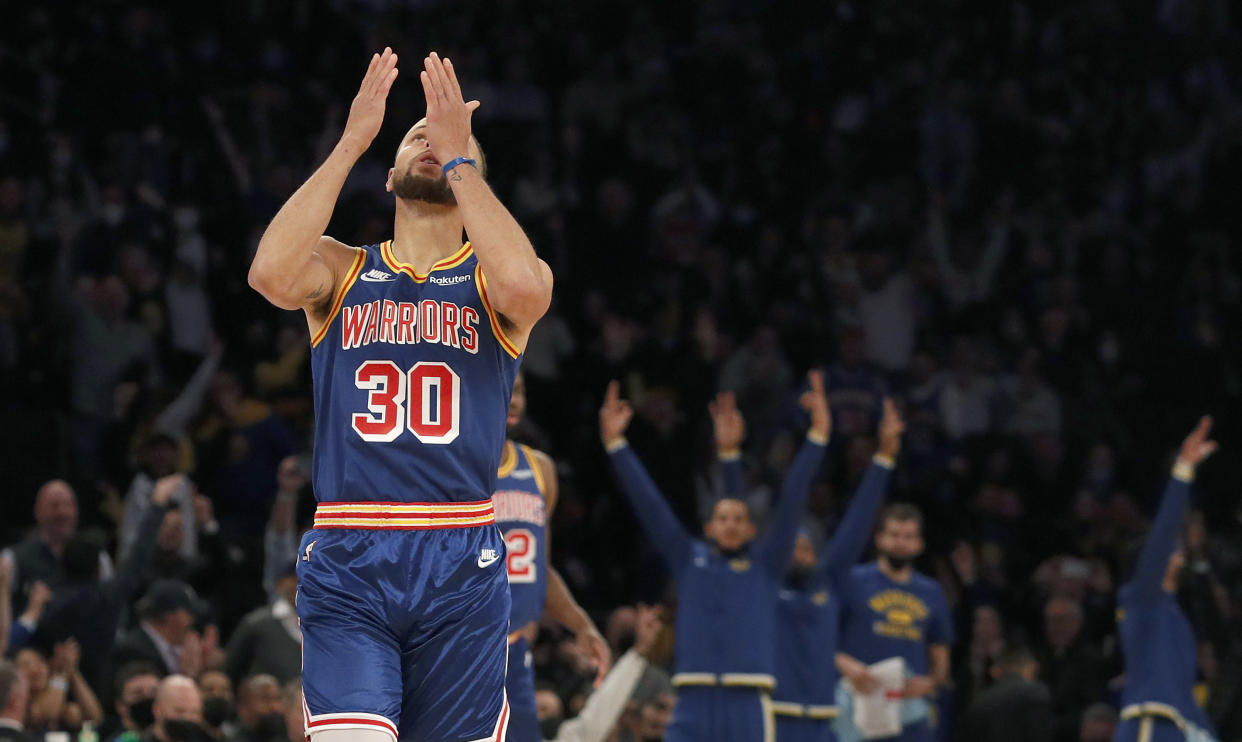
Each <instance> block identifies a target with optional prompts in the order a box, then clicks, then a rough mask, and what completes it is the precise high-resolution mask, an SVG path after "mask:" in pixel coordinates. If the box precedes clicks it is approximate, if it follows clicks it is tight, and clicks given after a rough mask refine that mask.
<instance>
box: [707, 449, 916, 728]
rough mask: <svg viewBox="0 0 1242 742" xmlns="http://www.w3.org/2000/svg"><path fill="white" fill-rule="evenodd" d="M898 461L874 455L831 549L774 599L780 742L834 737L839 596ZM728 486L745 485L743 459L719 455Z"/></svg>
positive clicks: (730, 489)
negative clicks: (802, 578) (831, 725)
mask: <svg viewBox="0 0 1242 742" xmlns="http://www.w3.org/2000/svg"><path fill="white" fill-rule="evenodd" d="M892 469H893V463H892V461H890V460H889V459H886V458H884V457H882V456H876V457H875V458H874V459H873V460H872V463H871V465H870V466H869V467H867V471H866V472H865V473H864V474H863V479H862V482H861V483H859V485H858V491H857V492H856V493H855V494H854V497H853V499H852V500H850V504H849V507H848V508H847V509H846V511H845V516H844V517H843V518H842V519H841V523H840V524H839V525H838V526H837V530H836V533H835V534H834V535H833V538H832V541H831V542H830V543H829V545H828V548H827V550H826V551H825V552H824V553H823V554H822V555H821V556H820V559H819V561H818V562H817V563H816V565H815V569H814V571H813V572H812V573H811V575H810V577H809V579H807V580H805V581H802V582H800V583H794V582H792V581H790V580H786V582H785V583H784V584H783V585H782V586H781V589H780V590H779V591H778V593H777V598H778V600H777V604H776V690H775V691H773V693H772V699H773V700H772V710H773V711H774V712H775V714H776V736H777V739H779V740H781V741H782V742H790V741H794V742H796V741H797V740H808V741H809V740H830V739H832V738H833V737H832V736H831V735H832V730H831V729H830V728H829V723H828V722H829V720H830V719H833V718H835V717H836V716H837V707H836V699H835V695H836V684H837V667H836V662H835V657H836V652H837V633H838V631H839V628H840V627H839V619H840V608H841V607H840V594H841V591H842V589H843V587H844V585H845V581H846V580H847V579H848V576H849V570H850V567H851V566H853V565H854V564H855V563H856V562H857V561H858V559H859V557H861V556H862V552H863V550H864V549H865V548H866V546H867V542H868V540H869V539H870V536H871V526H872V523H874V522H875V517H876V513H877V512H878V511H879V509H880V504H881V503H882V502H883V501H884V493H885V492H886V491H887V490H888V483H889V478H890V475H891V473H892ZM721 472H722V474H723V477H724V486H725V490H726V492H729V493H739V492H741V491H742V474H741V465H740V460H739V459H738V458H736V457H725V458H722V459H721Z"/></svg>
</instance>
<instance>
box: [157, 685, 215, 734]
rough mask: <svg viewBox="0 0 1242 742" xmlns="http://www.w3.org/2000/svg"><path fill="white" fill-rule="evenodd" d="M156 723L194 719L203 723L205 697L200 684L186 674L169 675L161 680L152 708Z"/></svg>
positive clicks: (198, 722) (195, 721)
mask: <svg viewBox="0 0 1242 742" xmlns="http://www.w3.org/2000/svg"><path fill="white" fill-rule="evenodd" d="M152 713H153V714H154V716H155V723H156V724H157V725H161V728H162V725H163V723H164V722H165V721H192V722H194V723H196V724H202V723H203V697H202V696H201V695H200V694H199V692H198V686H197V685H195V683H194V681H193V680H191V679H190V678H188V677H186V676H185V675H169V676H168V677H166V678H164V679H163V680H161V681H160V686H159V688H157V689H156V691H155V706H154V708H152Z"/></svg>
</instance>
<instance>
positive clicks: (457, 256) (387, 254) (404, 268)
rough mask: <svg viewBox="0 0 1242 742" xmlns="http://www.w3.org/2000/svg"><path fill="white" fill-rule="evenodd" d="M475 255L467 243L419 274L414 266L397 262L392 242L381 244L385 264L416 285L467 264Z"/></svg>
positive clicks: (381, 254)
mask: <svg viewBox="0 0 1242 742" xmlns="http://www.w3.org/2000/svg"><path fill="white" fill-rule="evenodd" d="M473 254H474V248H472V247H471V246H470V243H469V242H467V243H466V244H464V245H462V246H461V249H459V250H458V251H457V252H455V253H453V254H452V255H450V256H448V257H447V258H444V259H443V260H440V261H438V262H437V263H436V264H435V265H433V266H431V269H430V270H428V271H427V272H426V273H419V272H418V271H416V270H414V266H412V265H409V264H407V263H402V262H401V261H399V260H397V254H396V253H394V252H393V251H392V240H387V241H385V242H381V243H380V257H382V258H383V259H384V262H385V263H386V264H387V265H388V267H389V268H391V269H392V270H393V272H395V273H404V274H405V275H407V276H409V277H410V278H413V279H414V282H415V283H425V282H426V281H427V277H428V276H430V275H431V274H432V273H435V272H436V271H445V270H448V269H450V268H456V267H457V266H459V265H461V264H462V263H464V262H466V259H467V258H469V257H470V256H471V255H473Z"/></svg>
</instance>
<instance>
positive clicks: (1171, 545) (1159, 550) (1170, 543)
mask: <svg viewBox="0 0 1242 742" xmlns="http://www.w3.org/2000/svg"><path fill="white" fill-rule="evenodd" d="M1179 474H1180V473H1179V472H1178V470H1177V469H1175V470H1174V475H1173V476H1172V477H1170V479H1169V482H1168V484H1167V485H1165V488H1164V494H1163V495H1162V496H1161V499H1160V509H1159V510H1158V511H1157V512H1156V519H1155V522H1154V523H1153V524H1152V528H1151V533H1149V534H1148V535H1147V541H1146V542H1145V543H1144V544H1143V550H1142V551H1141V552H1140V553H1139V559H1138V563H1137V564H1136V565H1135V568H1134V574H1133V575H1132V576H1131V577H1130V580H1129V582H1126V583H1125V584H1124V585H1122V586H1121V590H1120V591H1119V592H1118V596H1117V597H1118V601H1117V602H1118V611H1117V618H1118V621H1119V623H1120V629H1121V653H1122V657H1123V658H1124V660H1125V668H1126V684H1125V688H1124V689H1123V690H1122V691H1121V718H1122V721H1121V724H1120V725H1118V727H1117V733H1116V736H1115V737H1114V740H1116V742H1136V741H1137V740H1142V741H1143V742H1165V740H1187V741H1188V742H1197V741H1200V740H1209V739H1213V733H1212V731H1211V730H1212V725H1211V722H1210V721H1208V718H1207V715H1206V714H1204V713H1203V709H1201V708H1200V707H1199V704H1197V703H1195V700H1194V697H1193V696H1192V695H1191V689H1192V688H1193V687H1194V684H1195V672H1196V666H1197V662H1198V644H1197V643H1196V642H1195V634H1194V629H1193V628H1192V627H1191V625H1190V621H1189V620H1188V619H1187V618H1186V614H1185V613H1183V612H1182V609H1181V607H1180V606H1179V605H1178V604H1177V596H1176V595H1171V594H1169V593H1167V592H1165V591H1164V589H1163V588H1162V587H1161V583H1162V582H1163V581H1164V574H1165V571H1166V570H1167V568H1168V565H1169V559H1170V558H1171V557H1172V556H1173V551H1174V550H1175V549H1176V548H1177V535H1178V531H1179V530H1180V529H1181V525H1182V517H1183V514H1184V513H1185V510H1186V505H1187V501H1188V500H1189V499H1190V478H1191V476H1192V475H1190V474H1185V475H1183V476H1179ZM1144 729H1146V730H1147V735H1144Z"/></svg>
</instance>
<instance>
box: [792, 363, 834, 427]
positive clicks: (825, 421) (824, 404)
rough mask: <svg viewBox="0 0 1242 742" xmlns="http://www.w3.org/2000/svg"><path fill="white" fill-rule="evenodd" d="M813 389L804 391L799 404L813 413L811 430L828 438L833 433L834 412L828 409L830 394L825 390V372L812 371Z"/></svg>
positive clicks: (810, 374) (810, 373)
mask: <svg viewBox="0 0 1242 742" xmlns="http://www.w3.org/2000/svg"><path fill="white" fill-rule="evenodd" d="M807 378H809V379H810V380H811V390H810V391H808V392H803V394H802V398H801V399H800V400H799V404H801V405H802V409H804V410H806V411H807V412H809V413H811V432H812V433H814V434H815V435H817V436H819V437H821V438H823V439H825V440H827V438H828V436H829V434H830V433H832V413H831V412H830V411H829V410H828V395H827V393H825V391H824V372H823V371H818V370H817V371H810V372H808V373H807Z"/></svg>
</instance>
